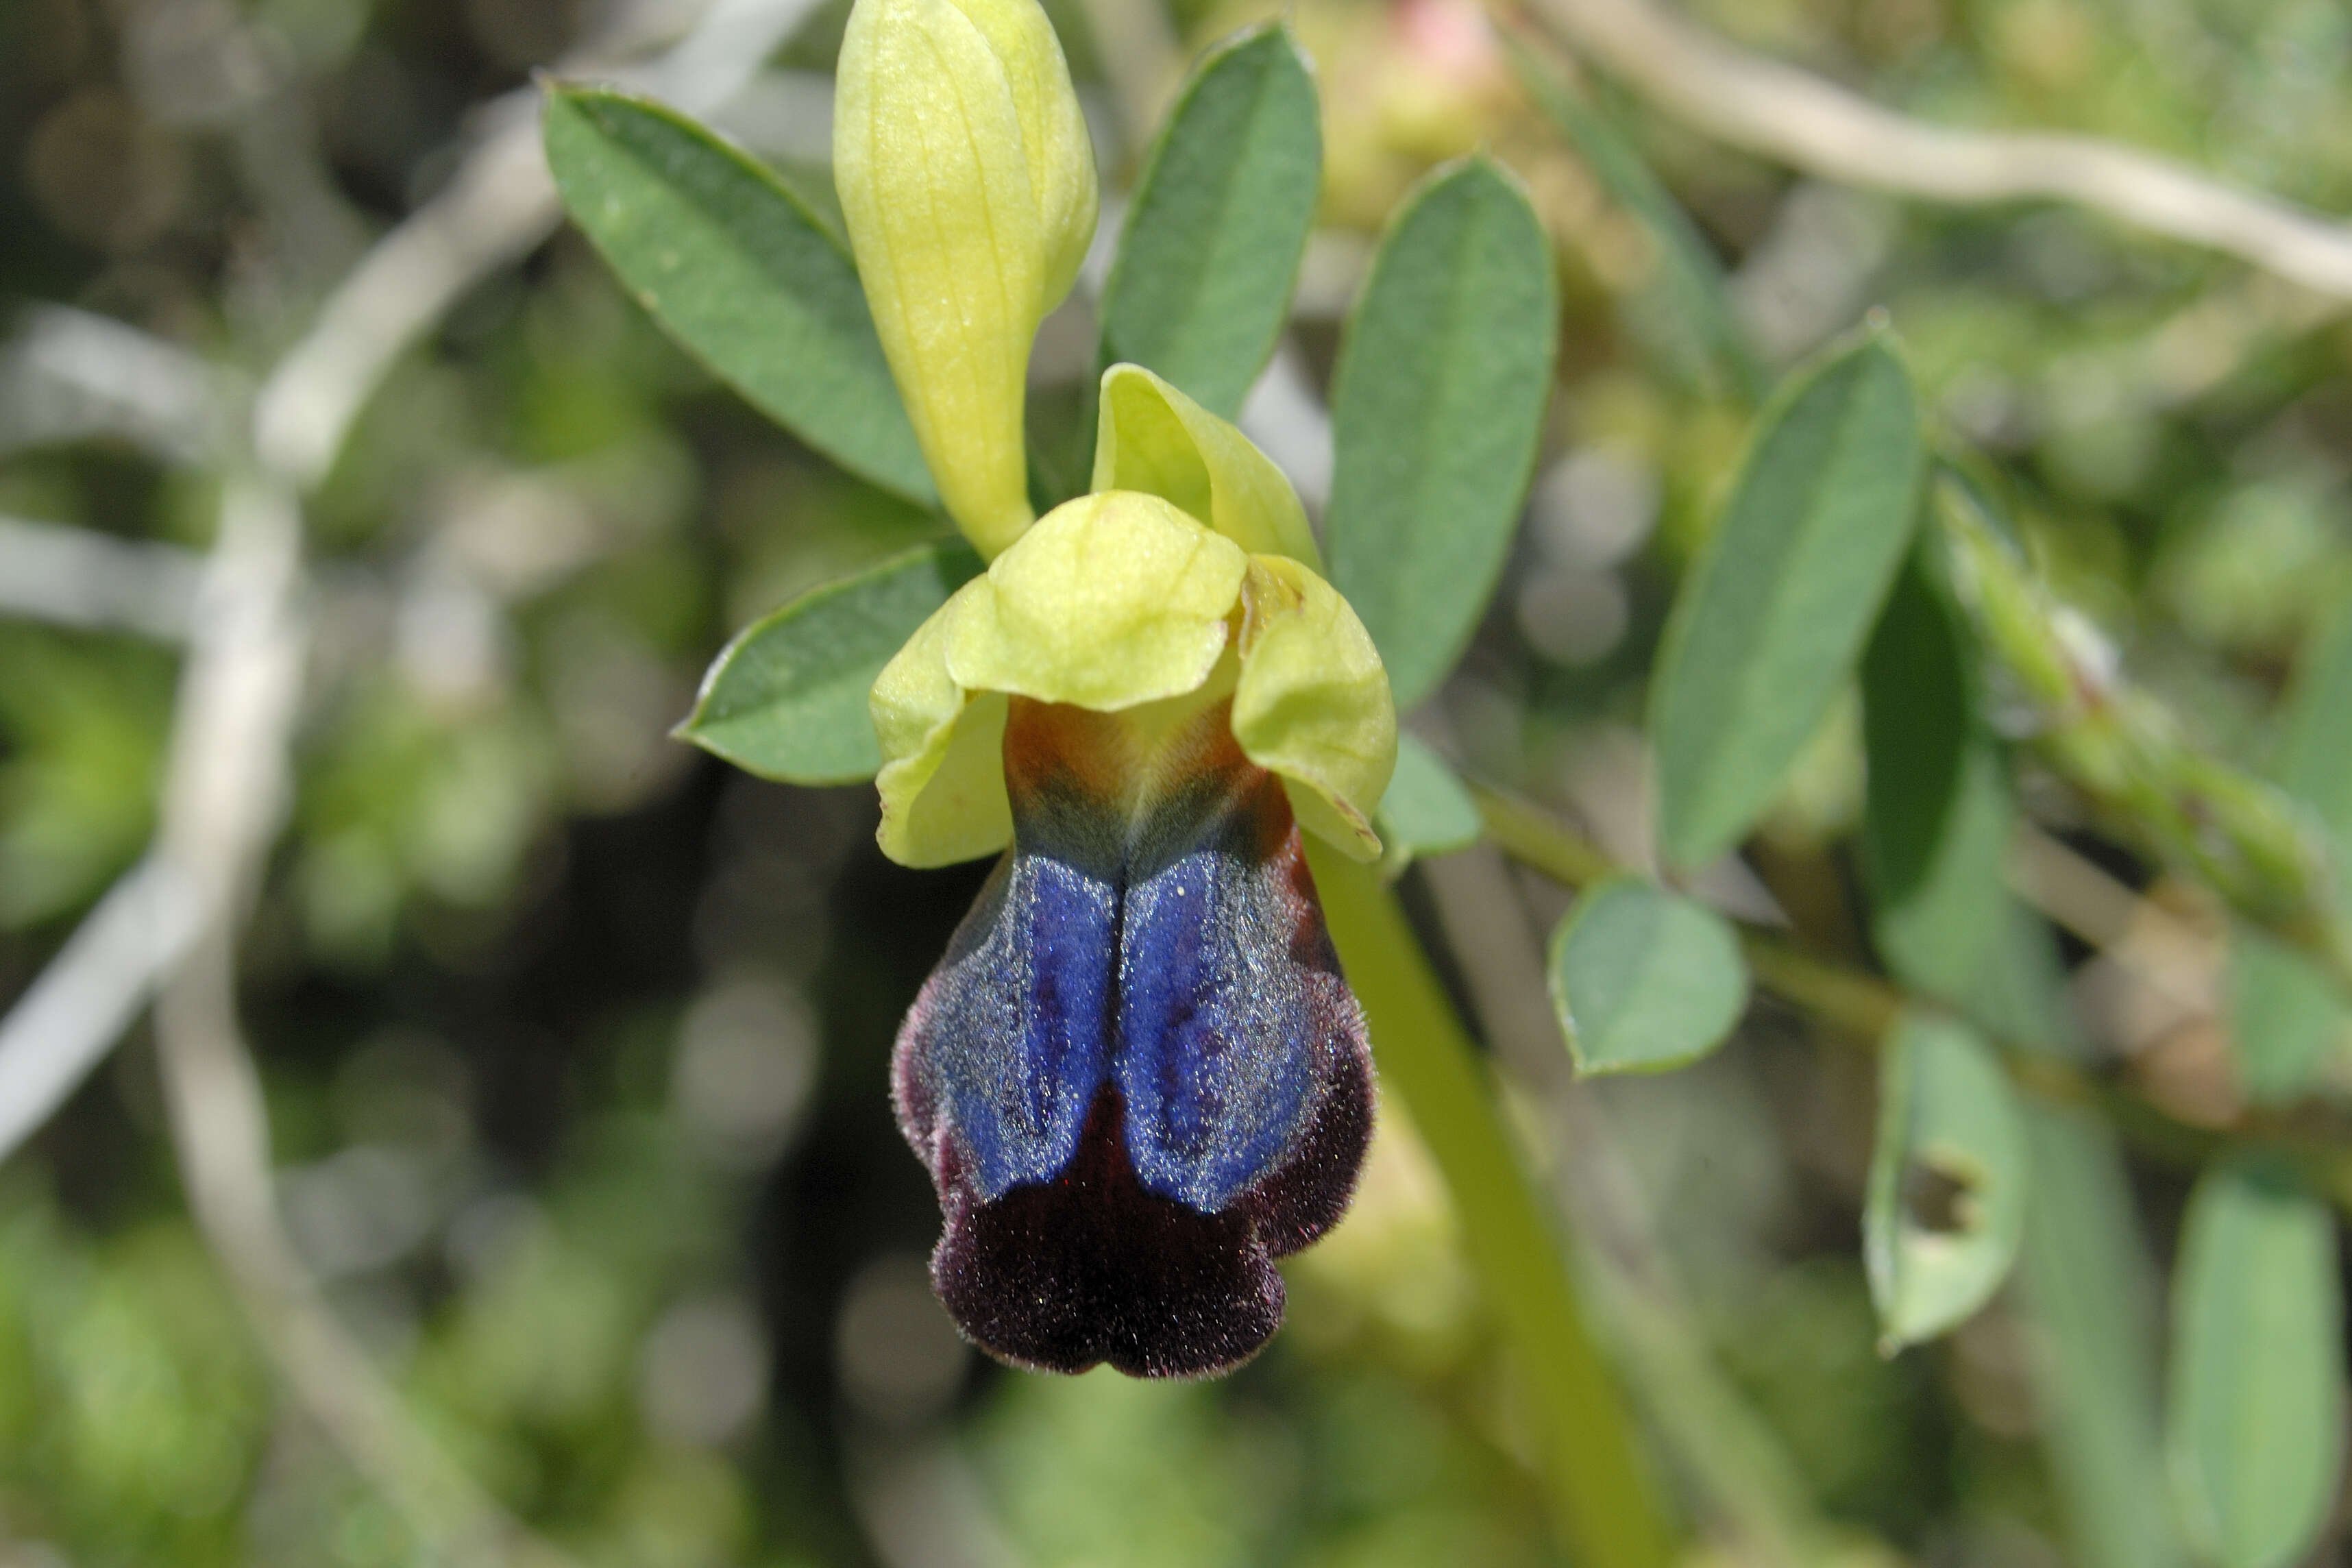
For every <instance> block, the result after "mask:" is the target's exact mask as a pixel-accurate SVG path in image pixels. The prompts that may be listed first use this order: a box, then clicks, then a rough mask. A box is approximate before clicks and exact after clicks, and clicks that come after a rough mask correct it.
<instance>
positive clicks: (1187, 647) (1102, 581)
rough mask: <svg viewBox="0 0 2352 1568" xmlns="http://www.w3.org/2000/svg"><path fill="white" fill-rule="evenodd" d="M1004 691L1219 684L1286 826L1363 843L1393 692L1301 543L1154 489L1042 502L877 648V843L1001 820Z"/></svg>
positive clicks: (1007, 818) (991, 833)
mask: <svg viewBox="0 0 2352 1568" xmlns="http://www.w3.org/2000/svg"><path fill="white" fill-rule="evenodd" d="M1204 417H1208V416H1204ZM1239 438H1240V437H1239V436H1238V433H1236V435H1235V439H1237V440H1238V439H1239ZM1015 696H1017V697H1026V698H1032V699H1034V700H1038V701H1044V702H1061V703H1068V704H1071V705H1074V706H1076V707H1081V708H1087V709H1091V710H1095V711H1097V712H1117V713H1128V714H1138V715H1140V714H1142V713H1144V712H1146V711H1147V710H1150V705H1153V704H1162V705H1164V704H1168V703H1170V702H1171V701H1192V702H1196V703H1199V704H1204V705H1205V704H1208V703H1211V702H1213V701H1218V700H1223V699H1225V698H1227V697H1228V696H1230V698H1231V700H1232V705H1233V706H1232V724H1233V733H1234V740H1235V741H1236V742H1238V743H1239V745H1240V746H1241V749H1242V751H1243V752H1244V754H1245V755H1246V756H1248V757H1249V758H1250V760H1251V761H1253V762H1255V763H1257V764H1258V765H1259V766H1260V767H1263V768H1265V769H1266V770H1267V771H1268V772H1270V773H1276V774H1277V775H1279V776H1280V777H1281V778H1282V780H1283V782H1284V785H1285V787H1286V791H1287V793H1288V795H1289V797H1290V802H1291V806H1292V810H1293V811H1294V813H1295V814H1296V815H1297V818H1298V821H1299V824H1300V826H1303V827H1305V828H1306V829H1307V830H1308V831H1309V832H1312V833H1315V834H1317V835H1318V836H1320V837H1324V838H1328V839H1329V840H1330V841H1331V842H1332V843H1333V844H1334V845H1336V846H1338V847H1339V848H1340V849H1341V850H1342V851H1343V852H1345V853H1347V854H1348V855H1350V856H1352V857H1354V858H1358V859H1362V860H1370V859H1373V858H1377V857H1378V856H1379V854H1380V852H1381V845H1380V839H1379V838H1378V837H1377V836H1375V835H1374V834H1373V832H1372V829H1371V826H1370V815H1371V811H1372V808H1373V807H1374V806H1375V805H1378V804H1379V801H1380V797H1381V791H1382V790H1384V789H1386V788H1387V786H1388V780H1389V774H1390V773H1391V770H1392V769H1393V767H1394V766H1395V763H1396V710H1395V707H1394V705H1393V703H1392V702H1391V700H1390V696H1389V688H1388V677H1387V675H1386V674H1385V673H1384V672H1383V671H1382V669H1381V661H1380V656H1379V655H1378V654H1377V653H1376V652H1375V651H1374V650H1373V647H1372V642H1371V638H1370V637H1369V636H1368V635H1367V634H1366V633H1365V631H1364V628H1363V625H1362V623H1361V622H1360V621H1358V620H1357V619H1356V616H1355V613H1354V612H1353V611H1352V610H1350V609H1349V607H1348V604H1347V601H1346V600H1345V599H1343V598H1342V597H1340V595H1339V592H1338V591H1337V590H1335V589H1334V588H1332V587H1331V585H1330V584H1328V583H1326V582H1324V581H1323V579H1322V578H1321V577H1319V576H1318V575H1317V574H1316V573H1315V571H1314V570H1313V568H1311V567H1310V566H1308V565H1307V564H1306V563H1304V562H1302V561H1300V560H1298V559H1297V558H1296V557H1294V556H1291V555H1288V554H1285V553H1277V552H1255V553H1252V552H1247V551H1244V549H1243V548H1242V547H1241V545H1239V544H1238V543H1236V542H1234V540H1232V539H1230V538H1228V537H1226V536H1225V535H1224V534H1223V533H1221V532H1219V531H1214V530H1213V529H1210V528H1208V527H1206V526H1205V525H1203V524H1202V522H1201V521H1198V520H1197V519H1196V518H1194V517H1193V516H1192V515H1190V514H1188V513H1187V512H1185V511H1183V510H1180V509H1179V508H1178V507H1177V506H1176V505H1174V504H1173V503H1171V502H1170V501H1168V500H1164V499H1162V498H1161V497H1159V496H1155V495H1147V494H1141V493H1138V492H1134V491H1127V490H1111V491H1107V492H1104V493H1101V494H1097V495H1089V496H1081V497H1079V498H1078V499H1077V500H1073V501H1070V502H1068V503H1066V505H1063V506H1060V507H1057V508H1055V510H1053V511H1052V512H1049V513H1048V514H1046V516H1045V517H1044V518H1042V519H1040V520H1039V521H1038V522H1037V523H1036V525H1035V526H1034V527H1033V528H1031V529H1030V530H1029V531H1028V532H1026V533H1024V535H1022V537H1021V538H1020V539H1019V540H1018V541H1017V542H1015V543H1014V544H1013V546H1012V547H1011V548H1009V549H1007V550H1006V551H1005V552H1004V553H1003V554H1002V555H1000V556H998V557H997V558H996V560H995V561H994V562H993V563H992V564H991V565H990V567H989V569H988V571H987V573H986V574H984V575H982V576H980V577H977V578H974V579H973V580H972V581H971V582H970V583H968V584H965V585H964V586H963V587H962V588H961V589H959V590H958V591H957V592H956V594H955V595H953V596H952V597H951V598H950V599H949V601H948V602H947V604H946V605H942V606H941V607H940V609H939V611H938V612H937V613H936V614H934V615H933V616H931V618H930V619H929V620H928V621H926V622H925V623H924V624H923V626H922V627H921V629H919V631H918V632H917V633H916V634H915V636H914V637H912V638H910V639H909V640H908V643H907V646H906V647H904V648H902V649H900V650H899V652H898V657H897V658H893V659H892V660H891V661H890V663H889V665H888V666H887V667H886V668H884V670H883V671H882V674H881V677H880V678H879V679H877V681H876V682H875V684H874V692H873V699H872V706H873V711H874V727H875V731H876V733H877V735H878V736H879V737H880V739H881V742H882V753H883V756H884V758H885V759H886V761H885V763H884V766H883V769H882V772H881V774H880V776H879V777H878V778H877V781H876V782H877V785H878V787H879V788H880V791H881V795H882V829H881V834H880V837H881V844H882V848H883V851H884V852H885V853H886V854H887V855H889V856H890V858H893V859H895V860H898V861H899V862H901V863H902V864H906V865H910V866H938V865H945V864H948V863H949V862H950V861H954V860H962V859H970V858H974V857H976V856H980V855H986V854H991V853H993V852H994V851H995V850H997V849H1000V848H1002V847H1003V846H1004V844H1005V843H1006V842H1007V841H1008V840H1009V838H1010V837H1011V833H1012V823H1011V815H1010V807H1009V805H1007V796H1006V794H1005V789H1004V778H1003V761H1002V756H1001V750H1002V746H1003V730H1004V720H1005V712H1006V709H1005V702H1006V700H1007V698H1008V697H1015ZM1171 711H1172V710H1160V717H1161V718H1162V719H1169V717H1170V713H1171ZM1178 717H1181V715H1178ZM1171 721H1172V720H1171Z"/></svg>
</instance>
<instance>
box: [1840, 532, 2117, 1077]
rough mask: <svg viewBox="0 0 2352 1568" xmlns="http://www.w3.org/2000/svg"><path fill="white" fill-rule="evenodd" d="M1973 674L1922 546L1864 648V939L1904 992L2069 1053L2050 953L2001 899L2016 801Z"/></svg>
mask: <svg viewBox="0 0 2352 1568" xmlns="http://www.w3.org/2000/svg"><path fill="white" fill-rule="evenodd" d="M1979 668H1980V659H1979V652H1978V648H1977V646H1976V641H1975V637H1974V635H1973V633H1972V631H1971V629H1970V627H1969V622H1968V618H1967V616H1965V614H1963V613H1962V611H1961V609H1960V606H1959V605H1958V602H1957V601H1956V600H1955V599H1954V598H1953V596H1952V593H1951V587H1950V584H1949V583H1948V580H1947V578H1946V573H1945V567H1944V563H1943V557H1942V555H1941V553H1940V551H1939V550H1938V548H1937V540H1936V539H1935V538H1934V537H1933V536H1932V535H1927V536H1922V537H1921V538H1919V539H1918V540H1917V541H1916V542H1915V543H1914V545H1913V548H1912V550H1911V552H1910V553H1909V554H1908V555H1907V556H1906V558H1905V561H1904V564H1903V566H1902V568H1901V570H1900V571H1898V572H1897V574H1895V583H1894V585H1893V587H1892V588H1891V589H1890V590H1889V591H1888V593H1887V595H1886V603H1885V607H1884V608H1883V609H1882V610H1881V611H1880V612H1879V616H1878V624H1877V626H1875V627H1874V629H1873V630H1872V632H1871V637H1870V642H1869V645H1868V646H1867V647H1865V648H1864V652H1863V659H1862V692H1863V749H1864V755H1865V758H1866V760H1867V764H1868V765H1867V767H1866V768H1865V770H1864V778H1865V780H1866V781H1867V783H1866V793H1865V795H1864V816H1863V839H1862V848H1863V869H1864V875H1865V876H1866V878H1867V879H1868V880H1869V884H1870V889H1871V894H1872V899H1871V905H1872V908H1871V933H1872V936H1873V938H1874V941H1875V942H1876V943H1877V946H1878V951H1879V952H1880V955H1881V956H1882V957H1884V958H1885V961H1886V964H1887V967H1888V968H1889V969H1891V970H1892V971H1894V973H1895V974H1896V975H1898V976H1899V977H1900V978H1901V979H1902V980H1903V981H1904V982H1905V983H1906V984H1909V985H1911V986H1913V987H1915V988H1916V989H1917V990H1919V991H1922V992H1925V993H1926V994H1928V995H1931V996H1934V997H1937V998H1938V999H1939V1000H1941V1001H1944V1002H1947V1003H1948V1004H1950V1005H1953V1006H1955V1007H1958V1008H1959V1009H1960V1010H1961V1011H1962V1012H1964V1013H1966V1014H1967V1015H1968V1016H1969V1017H1970V1018H1972V1019H1974V1020H1975V1021H1976V1022H1977V1023H1979V1024H1980V1025H1982V1026H1984V1027H1986V1028H1988V1029H1990V1030H1991V1031H1993V1032H1994V1033H1996V1034H2000V1035H2005V1036H2008V1037H2011V1038H2014V1039H2019V1040H2023V1041H2029V1042H2032V1043H2033V1044H2036V1045H2039V1046H2042V1047H2045V1048H2049V1049H2052V1050H2054V1051H2057V1052H2060V1053H2069V1052H2072V1051H2074V1050H2075V1049H2077V1048H2079V1045H2080V1041H2079V1038H2078V1037H2077V1035H2076V1033H2075V1031H2074V1027H2073V1026H2072V1024H2071V1022H2070V1020H2069V1018H2068V1016H2067V1013H2066V1010H2065V1008H2064V1006H2063V1002H2062V1000H2061V998H2060V996H2059V994H2058V993H2059V985H2060V981H2061V976H2060V971H2059V965H2058V954H2057V949H2056V947H2055V945H2054V944H2053V942H2052V940H2051V937H2050V932H2049V930H2048V928H2047V927H2046V926H2044V925H2043V924H2042V921H2040V920H2039V918H2037V917H2036V916H2034V915H2033V914H2032V913H2031V912H2030V911H2029V910H2025V909H2024V908H2023V907H2022V906H2021V905H2020V904H2019V903H2018V902H2017V900H2015V899H2014V898H2013V897H2012V896H2011V893H2010V890H2009V886H2008V880H2007V877H2006V874H2005V871H2006V864H2007V860H2008V855H2009V841H2010V837H2011V830H2012V828H2013V826H2014V825H2015V821H2016V815H2017V813H2016V802H2015V799H2014V797H2013V795H2012V793H2011V784H2010V777H2009V765H2008V761H2007V758H2006V757H2005V755H2004V754H2003V752H2002V750H2001V747H2000V742H1999V740H1998V739H1997V738H1996V737H1995V736H1994V735H1993V734H1992V733H1991V731H1990V729H1989V727H1988V726H1987V725H1986V722H1985V720H1984V716H1983V712H1982V708H1983V703H1982V698H1981V693H1980V691H1979V682H1978V671H1979Z"/></svg>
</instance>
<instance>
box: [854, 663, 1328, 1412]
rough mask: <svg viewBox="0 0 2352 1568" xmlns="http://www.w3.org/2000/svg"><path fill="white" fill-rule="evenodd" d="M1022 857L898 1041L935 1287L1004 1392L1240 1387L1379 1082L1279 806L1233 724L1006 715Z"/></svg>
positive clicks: (943, 965)
mask: <svg viewBox="0 0 2352 1568" xmlns="http://www.w3.org/2000/svg"><path fill="white" fill-rule="evenodd" d="M1004 752H1005V782H1006V785H1007V788H1008V790H1009V792H1010V794H1011V796H1012V801H1013V848H1012V849H1011V850H1010V851H1009V852H1008V853H1007V854H1006V855H1005V857H1004V858H1003V860H1002V861H1001V862H999V864H998V866H997V868H996V871H995V874H994V875H993V876H992V877H991V878H990V879H989V880H988V884H987V886H986V887H985V888H983V889H982V891H981V895H980V898H979V900H978V901H977V902H976V903H975V904H974V905H973V906H972V910H971V914H970V915H968V916H966V917H965V919H964V922H963V924H962V926H961V928H959V929H958V931H957V932H956V934H955V938H954V940H953V941H952V942H950V944H949V946H948V952H947V955H946V956H945V957H944V958H942V959H941V960H940V966H939V968H938V969H936V970H935V971H933V972H932V974H931V977H930V979H929V981H928V982H927V983H926V984H924V986H923V990H922V994H920V995H919V996H918V997H917V998H916V1000H915V1005H914V1007H913V1008H912V1009H911V1010H910V1011H909V1012H908V1015H907V1021H906V1024H905V1026H903V1027H902V1028H901V1029H900V1030H899V1033H898V1049H897V1053H896V1057H895V1058H894V1064H893V1080H894V1081H893V1089H894V1093H895V1096H896V1099H897V1101H898V1123H899V1126H900V1128H901V1130H902V1131H904V1132H905V1133H906V1135H907V1141H908V1142H909V1143H911V1144H912V1145H914V1148H915V1152H917V1153H918V1154H919V1155H920V1156H921V1157H922V1159H923V1162H924V1163H925V1164H926V1165H928V1166H929V1168H930V1172H931V1179H932V1182H933V1183H934V1184H935V1185H936V1186H937V1187H938V1189H939V1194H940V1206H941V1207H942V1209H944V1211H945V1214H946V1220H947V1226H946V1231H945V1233H944V1234H943V1235H942V1236H941V1237H940V1245H939V1249H938V1250H937V1251H936V1252H935V1253H934V1254H933V1255H932V1258H931V1278H932V1281H933V1283H934V1284H935V1285H936V1286H937V1287H938V1289H939V1292H940V1299H941V1300H944V1301H945V1302H946V1303H947V1306H948V1310H950V1312H951V1313H953V1314H954V1316H955V1320H956V1321H957V1323H958V1324H959V1325H961V1327H962V1329H963V1331H964V1332H965V1333H966V1334H968V1335H970V1336H971V1339H972V1340H973V1341H974V1342H977V1343H978V1344H979V1345H980V1346H981V1347H982V1349H984V1350H986V1351H988V1352H990V1353H991V1354H992V1355H995V1356H997V1357H999V1358H1000V1359H1002V1360H1004V1361H1008V1362H1011V1363H1014V1364H1016V1365H1021V1366H1028V1367H1035V1368H1040V1369H1045V1370H1050V1371H1054V1372H1082V1371H1084V1370H1085V1369H1087V1367H1090V1366H1094V1365H1096V1364H1097V1363H1101V1362H1106V1361H1107V1362H1108V1363H1111V1364H1112V1365H1113V1366H1115V1367H1118V1369H1119V1370H1120V1371H1121V1372H1125V1373H1131V1374H1135V1375H1138V1376H1149V1377H1198V1376H1206V1375H1210V1374H1213V1373H1220V1372H1224V1371H1228V1370H1230V1369H1231V1368H1233V1367H1234V1366H1236V1365H1238V1364H1240V1363H1242V1362H1244V1361H1246V1360H1248V1359H1249V1358H1250V1357H1251V1356H1252V1355H1254V1354H1255V1353H1256V1352H1257V1351H1258V1350H1259V1349H1260V1348H1261V1347H1262V1346H1264V1344H1265V1342H1266V1340H1267V1339H1268V1338H1270V1337H1271V1336H1272V1335H1273V1333H1274V1331H1275V1330H1276V1327H1278V1326H1279V1325H1280V1323H1281V1321H1282V1305H1283V1288H1282V1276H1281V1275H1280V1274H1279V1273H1278V1272H1276V1269H1275V1268H1274V1262H1273V1260H1274V1259H1275V1258H1280V1257H1283V1256H1285V1255H1286V1254H1288V1253H1291V1252H1295V1251H1297V1250H1298V1249H1299V1248H1300V1247H1305V1246H1306V1245H1307V1243H1309V1242H1311V1241H1313V1240H1314V1239H1315V1238H1316V1237H1318V1236H1320V1235H1322V1234H1323V1232H1325V1231H1326V1230H1328V1229H1329V1228H1330V1227H1331V1226H1332V1225H1333V1224H1335V1223H1336V1222H1337V1221H1338V1220H1339V1215H1341V1214H1342V1213H1343V1212H1344V1211H1345V1210H1346V1208H1347V1205H1348V1199H1349V1196H1350V1194H1352V1193H1353V1192H1354V1190H1355V1183H1356V1173H1357V1170H1358V1168H1359V1167H1360V1165H1361V1163H1363V1154H1364V1147H1365V1144H1366V1142H1367V1141H1368V1140H1369V1139H1370V1134H1371V1125H1372V1087H1371V1070H1370V1054H1369V1052H1368V1051H1367V1049H1366V1047H1365V1039H1364V1025H1363V1016H1362V1013H1361V1011H1360V1009H1359V1008H1358V1007H1357V1005H1356V1000H1355V997H1354V996H1353V995H1352V994H1350V993H1349V990H1348V986H1347V983H1346V982H1345V981H1344V980H1342V979H1341V978H1340V974H1339V961H1338V958H1337V956H1336V955H1335V954H1334V953H1333V952H1332V949H1331V941H1330V937H1329V935H1328V932H1327V931H1325V929H1324V925H1323V911H1322V909H1321V906H1320V905H1319V904H1318V902H1317V901H1316V897H1315V885H1314V881H1313V879H1312V878H1311V877H1309V875H1308V874H1307V861H1306V857H1305V855H1304V853H1303V852H1302V850H1301V848H1300V845H1299V837H1298V828H1297V825H1296V824H1295V823H1294V822H1293V820H1292V817H1291V813H1290V805H1289V802H1288V800H1287V799H1286V797H1285V795H1284V794H1283V790H1282V785H1281V783H1280V781H1279V780H1277V779H1276V778H1275V777H1274V776H1273V775H1272V774H1270V773H1266V772H1265V771H1264V770H1263V769H1260V768H1258V767H1256V766H1255V764H1253V763H1250V762H1249V761H1248V760H1247V759H1246V758H1245V757H1244V756H1243V755H1242V754H1241V752H1240V750H1239V748H1238V747H1236V746H1235V745H1234V742H1233V739H1232V736H1231V733H1230V731H1229V729H1228V715H1227V709H1226V706H1225V705H1224V704H1223V703H1217V704H1214V705H1213V706H1209V707H1206V708H1205V709H1204V710H1202V711H1201V712H1200V713H1199V714H1198V715H1196V716H1194V717H1192V718H1191V719H1189V720H1188V721H1185V722H1183V723H1181V725H1179V726H1176V727H1173V728H1171V729H1170V730H1168V731H1165V732H1162V733H1157V734H1153V735H1150V736H1139V734H1138V733H1137V731H1136V730H1135V729H1134V728H1133V727H1131V726H1130V725H1129V722H1128V721H1126V720H1125V719H1123V718H1122V717H1120V716H1118V715H1105V714H1097V713H1089V712H1087V711H1085V710H1079V709H1074V708H1066V707H1059V706H1050V705H1047V704H1043V703H1035V702H1029V701H1025V700H1015V701H1014V702H1013V713H1012V718H1011V721H1009V723H1008V724H1007V727H1006V730H1005V740H1004Z"/></svg>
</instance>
